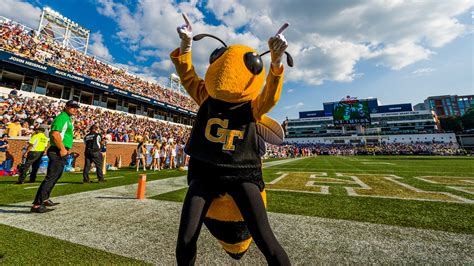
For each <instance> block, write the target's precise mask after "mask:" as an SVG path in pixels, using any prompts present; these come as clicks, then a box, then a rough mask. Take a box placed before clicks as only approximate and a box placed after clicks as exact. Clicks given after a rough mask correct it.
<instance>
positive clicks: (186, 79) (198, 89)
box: [170, 14, 209, 105]
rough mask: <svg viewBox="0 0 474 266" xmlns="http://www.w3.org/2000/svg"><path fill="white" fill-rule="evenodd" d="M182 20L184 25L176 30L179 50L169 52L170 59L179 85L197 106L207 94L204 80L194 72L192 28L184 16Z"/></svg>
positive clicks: (184, 15)
mask: <svg viewBox="0 0 474 266" xmlns="http://www.w3.org/2000/svg"><path fill="white" fill-rule="evenodd" d="M183 18H184V21H185V23H186V24H184V25H182V26H179V27H178V28H177V30H178V35H179V38H180V39H181V44H180V47H179V48H176V49H175V50H174V51H173V52H171V55H170V57H171V61H172V62H173V63H174V65H175V67H176V72H177V74H178V76H179V78H180V79H181V84H183V87H184V88H185V89H186V91H187V92H188V93H189V95H190V96H191V98H193V100H194V101H196V103H197V104H198V105H201V104H202V103H203V102H204V100H206V98H207V97H208V95H209V94H208V93H207V91H206V87H205V86H204V80H202V79H200V78H199V77H198V75H197V74H196V71H195V70H194V66H193V63H192V53H191V47H192V37H193V32H192V26H191V23H190V22H189V19H188V17H187V16H186V14H183Z"/></svg>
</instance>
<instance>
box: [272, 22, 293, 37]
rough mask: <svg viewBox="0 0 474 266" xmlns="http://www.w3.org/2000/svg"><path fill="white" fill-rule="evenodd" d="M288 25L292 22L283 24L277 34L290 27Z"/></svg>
mask: <svg viewBox="0 0 474 266" xmlns="http://www.w3.org/2000/svg"><path fill="white" fill-rule="evenodd" d="M288 26H290V24H288V22H285V24H283V26H281V27H280V29H279V30H278V31H277V33H276V34H275V36H277V35H278V34H281V33H282V32H283V31H284V30H286V28H288Z"/></svg>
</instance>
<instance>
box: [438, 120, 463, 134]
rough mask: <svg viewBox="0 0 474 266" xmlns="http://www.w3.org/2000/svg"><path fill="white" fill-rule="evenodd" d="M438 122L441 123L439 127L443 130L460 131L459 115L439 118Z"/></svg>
mask: <svg viewBox="0 0 474 266" xmlns="http://www.w3.org/2000/svg"><path fill="white" fill-rule="evenodd" d="M439 123H440V124H441V128H442V129H443V130H445V131H454V132H460V131H462V124H461V118H459V117H455V116H450V117H446V118H440V119H439Z"/></svg>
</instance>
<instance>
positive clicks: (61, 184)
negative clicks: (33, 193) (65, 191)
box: [25, 183, 72, 189]
mask: <svg viewBox="0 0 474 266" xmlns="http://www.w3.org/2000/svg"><path fill="white" fill-rule="evenodd" d="M70 184H72V183H59V184H56V186H64V185H70ZM39 187H40V186H34V187H25V189H33V188H39Z"/></svg>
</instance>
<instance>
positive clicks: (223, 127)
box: [205, 118, 244, 151]
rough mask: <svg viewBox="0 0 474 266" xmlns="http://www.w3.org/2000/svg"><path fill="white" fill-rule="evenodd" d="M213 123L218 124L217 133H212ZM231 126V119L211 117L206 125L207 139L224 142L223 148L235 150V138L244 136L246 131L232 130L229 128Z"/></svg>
mask: <svg viewBox="0 0 474 266" xmlns="http://www.w3.org/2000/svg"><path fill="white" fill-rule="evenodd" d="M213 125H217V126H218V128H217V132H216V135H212V134H211V128H212V126H213ZM228 127H229V119H224V120H222V119H219V118H211V119H209V120H208V121H207V125H206V133H205V136H206V139H208V140H209V141H212V142H215V143H222V144H224V145H223V146H222V150H226V151H234V150H235V145H234V139H235V138H236V137H237V138H238V139H243V138H244V131H241V130H231V129H227V128H228Z"/></svg>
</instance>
